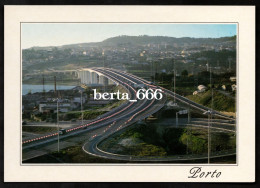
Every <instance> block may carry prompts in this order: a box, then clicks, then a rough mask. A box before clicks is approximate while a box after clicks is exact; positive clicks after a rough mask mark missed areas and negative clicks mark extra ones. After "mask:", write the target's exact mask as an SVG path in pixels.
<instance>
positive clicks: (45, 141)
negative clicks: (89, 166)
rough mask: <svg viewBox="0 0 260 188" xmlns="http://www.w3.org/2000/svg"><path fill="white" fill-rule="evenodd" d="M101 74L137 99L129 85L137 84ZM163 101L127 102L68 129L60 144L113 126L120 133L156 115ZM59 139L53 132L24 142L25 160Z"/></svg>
mask: <svg viewBox="0 0 260 188" xmlns="http://www.w3.org/2000/svg"><path fill="white" fill-rule="evenodd" d="M99 72H102V73H103V74H105V75H106V76H107V77H108V78H109V79H112V80H114V81H115V82H116V83H118V84H120V85H122V86H123V87H125V89H127V90H128V92H129V94H130V96H131V97H132V98H131V99H136V96H135V93H136V90H135V89H134V88H133V87H132V86H131V85H129V84H128V83H136V82H132V81H131V80H129V79H128V78H125V77H124V76H118V75H117V74H108V73H105V72H103V70H99ZM163 101H164V100H160V101H155V100H146V99H145V100H137V102H127V103H125V104H123V105H121V106H120V107H118V108H116V109H115V110H112V111H110V112H108V113H106V114H104V115H102V116H100V118H99V119H95V120H93V121H92V122H90V123H87V124H84V125H80V126H76V127H74V128H69V129H66V134H65V135H59V137H60V142H62V140H63V139H66V141H67V139H68V138H69V137H75V136H78V135H80V134H84V133H91V134H92V135H94V136H95V135H97V132H98V131H100V128H104V130H106V129H108V128H110V127H111V125H113V129H114V128H116V131H118V130H120V129H122V128H123V127H125V125H126V124H130V122H131V124H132V123H133V122H134V121H137V120H139V119H143V118H145V117H148V116H150V114H148V113H155V112H156V111H158V110H159V109H160V108H162V107H163V105H164V102H163ZM148 108H149V109H148ZM150 108H151V110H150ZM138 118H139V119H138ZM86 128H87V129H86ZM103 132H104V131H103ZM107 132H110V131H107ZM57 137H58V133H57V132H52V133H49V134H47V135H41V136H40V137H36V138H32V139H30V140H23V141H22V148H23V152H22V153H23V155H22V158H23V160H26V159H30V158H33V157H34V153H35V156H38V155H39V153H42V152H41V151H43V150H45V149H46V148H48V146H49V145H52V144H53V143H54V142H56V141H57ZM61 144H62V143H61ZM56 149H57V147H56ZM36 150H37V152H36ZM38 151H39V152H38ZM48 151H50V150H48ZM54 151H55V147H54Z"/></svg>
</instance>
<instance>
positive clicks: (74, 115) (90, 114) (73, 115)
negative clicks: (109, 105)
mask: <svg viewBox="0 0 260 188" xmlns="http://www.w3.org/2000/svg"><path fill="white" fill-rule="evenodd" d="M106 112H107V111H100V110H87V111H84V112H83V118H84V119H95V118H96V117H98V116H100V115H102V114H104V113H106ZM80 118H81V112H68V113H64V114H60V115H59V119H60V120H64V121H69V120H72V119H80Z"/></svg>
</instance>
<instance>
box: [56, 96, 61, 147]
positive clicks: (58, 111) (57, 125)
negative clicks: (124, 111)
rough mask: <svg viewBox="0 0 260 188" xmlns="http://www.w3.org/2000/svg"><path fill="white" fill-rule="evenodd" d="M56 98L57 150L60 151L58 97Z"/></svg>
mask: <svg viewBox="0 0 260 188" xmlns="http://www.w3.org/2000/svg"><path fill="white" fill-rule="evenodd" d="M56 100H57V129H58V152H60V125H59V98H57V99H56Z"/></svg>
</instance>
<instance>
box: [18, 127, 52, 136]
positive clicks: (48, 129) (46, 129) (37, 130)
mask: <svg viewBox="0 0 260 188" xmlns="http://www.w3.org/2000/svg"><path fill="white" fill-rule="evenodd" d="M52 131H57V128H56V127H40V126H23V132H32V133H37V134H43V133H48V132H52Z"/></svg>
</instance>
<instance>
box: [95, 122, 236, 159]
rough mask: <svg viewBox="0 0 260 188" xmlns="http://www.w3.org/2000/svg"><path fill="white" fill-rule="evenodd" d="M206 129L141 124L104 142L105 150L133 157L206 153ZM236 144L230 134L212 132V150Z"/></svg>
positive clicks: (103, 148)
mask: <svg viewBox="0 0 260 188" xmlns="http://www.w3.org/2000/svg"><path fill="white" fill-rule="evenodd" d="M207 138H208V137H207V130H206V129H203V128H194V127H188V128H163V127H158V126H155V125H149V126H148V125H144V124H142V125H138V126H136V127H134V128H131V129H128V130H126V131H125V132H123V133H122V134H117V135H115V136H114V137H110V138H108V139H107V140H105V141H103V142H102V143H101V144H100V145H99V147H100V148H101V149H102V150H105V151H108V152H111V153H118V154H124V155H134V156H170V155H184V154H187V152H188V153H192V154H203V153H207V144H208V140H207ZM234 147H235V137H234V135H233V134H231V133H219V132H214V131H212V151H213V152H218V151H222V150H228V149H232V148H234Z"/></svg>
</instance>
